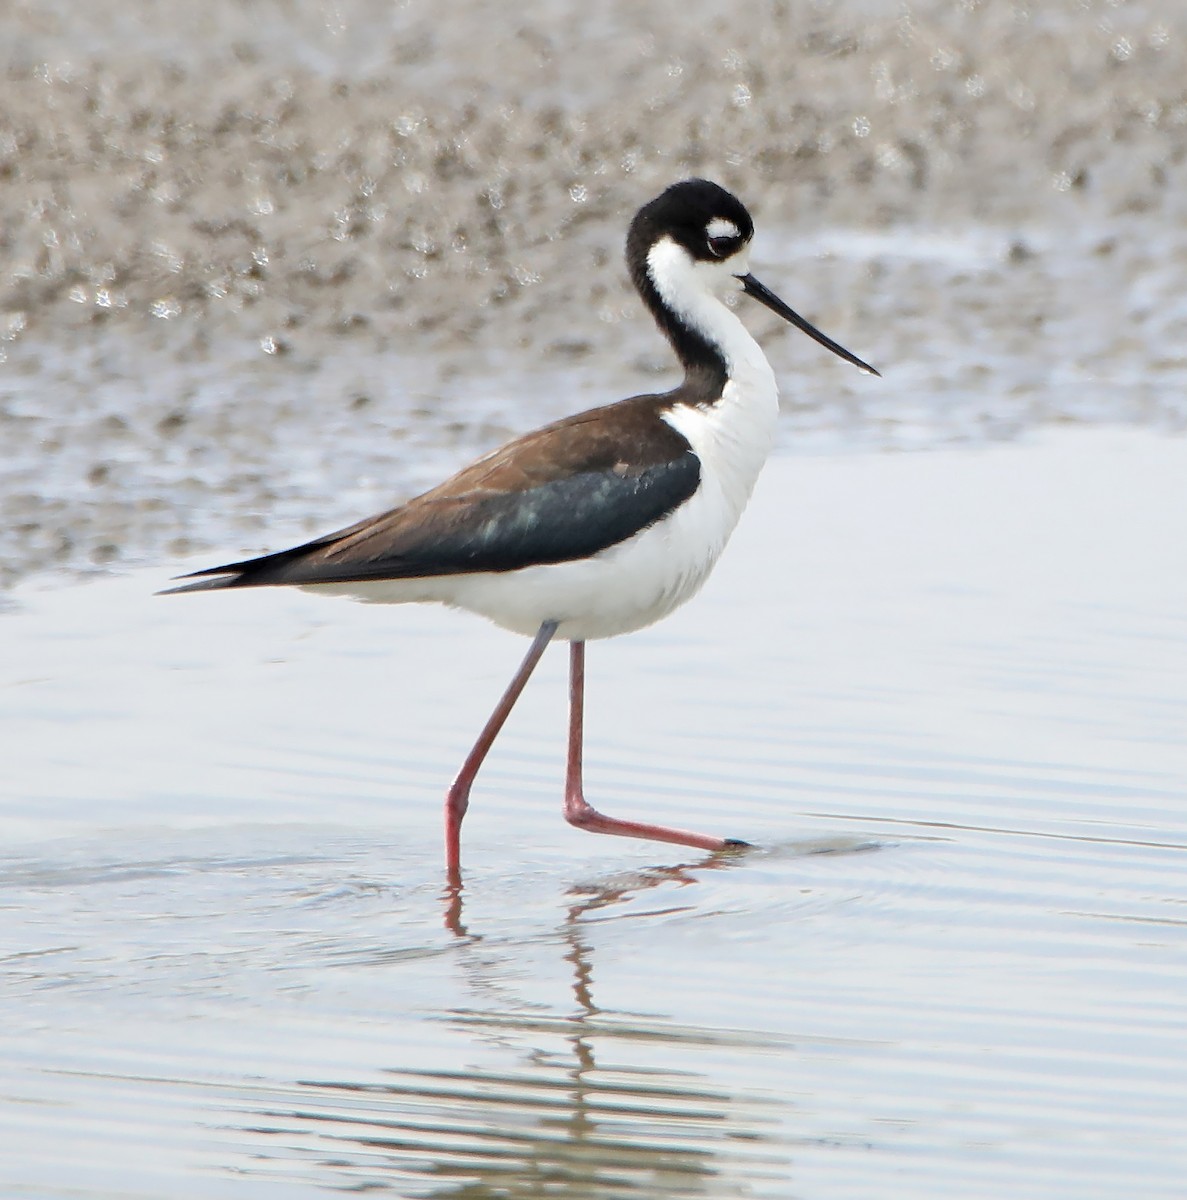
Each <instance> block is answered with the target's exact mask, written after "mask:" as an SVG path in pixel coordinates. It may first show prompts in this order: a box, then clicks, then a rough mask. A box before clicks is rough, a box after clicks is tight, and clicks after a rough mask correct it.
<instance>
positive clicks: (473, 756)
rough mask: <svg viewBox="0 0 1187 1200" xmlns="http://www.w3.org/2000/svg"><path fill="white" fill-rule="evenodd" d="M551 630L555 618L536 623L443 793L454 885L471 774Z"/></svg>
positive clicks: (448, 863)
mask: <svg viewBox="0 0 1187 1200" xmlns="http://www.w3.org/2000/svg"><path fill="white" fill-rule="evenodd" d="M554 633H556V622H555V621H545V622H544V624H543V625H541V626H540V632H539V633H537V634H536V638H535V641H533V642H532V644H531V647H530V648H529V649H528V652H527V654H526V655H524V660H523V662H522V663H520V665H519V670H518V671H516V672H515V677H514V678H513V679H512V680H511V682H510V683H509V684H508V685H507V690H506V691H505V692H504V693H503V696H502V698H501V699H500V700H499V702H498V704H496V705H495V711H494V712H493V713H491V715H490V719H489V720H488V721H487V723H486V725H485V726H483V729H482V732H481V733H480V734H479V735H478V741H476V742H475V743H474V748H473V749H472V750H471V751H470V753H469V754H468V755H466V761H465V762H464V763H462V769H461V770H460V771H459V772H458V773H457V778H456V779H455V780H454V781H453V783H452V784H451V785H450V788H449V791H448V792H446V794H445V870H446V872H447V874H448V876H449V882H450V883H451V884H453V885H455V886H456V885H457V884H460V883H461V878H462V845H461V837H462V818H463V817H464V816H465V815H466V809H467V808H469V807H470V788H471V787H473V785H474V777H475V776H476V775H477V774H478V769H479V767H481V766H482V763H483V760H484V759H485V758H486V756H487V754H488V753H489V751H490V748H491V746H492V745H494V741H495V738H497V737H498V736H499V730H500V729H502V728H503V724H504V722H505V721H506V720H507V718H508V716H510V714H511V710H512V709H513V708H514V707H515V702H516V700H518V699H519V694H520V692H522V691H523V689H524V686H525V685H526V684H527V681H528V678H529V677H530V676H531V674H532V672H533V671H534V670H535V669H536V664H537V663H538V662H539V661H540V655H542V654H543V653H544V649H545V647H546V646H547V645H548V643H549V642H550V641H551V640H552V635H553V634H554Z"/></svg>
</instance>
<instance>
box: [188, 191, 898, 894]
mask: <svg viewBox="0 0 1187 1200" xmlns="http://www.w3.org/2000/svg"><path fill="white" fill-rule="evenodd" d="M753 236H754V222H753V220H752V218H751V216H750V213H749V212H748V211H747V209H746V207H745V206H744V205H743V204H742V202H741V201H740V200H738V199H737V198H736V197H735V196H734V195H733V194H731V193H730V192H728V191H727V190H726V189H725V188H723V187H721V186H720V185H718V184H716V183H714V182H711V181H709V180H705V179H688V180H683V181H681V182H678V183H674V184H672V185H671V186H669V187H668V188H667V189H666V190H664V191H663V192H662V193H661V194H660V195H659V196H657V197H655V198H654V199H652V200H650V201H649V202H648V203H646V204H644V205H643V206H642V207H641V208H640V209H639V210H638V212H637V213H636V214H635V216H634V218H633V220H632V221H631V223H630V227H629V231H628V234H627V239H626V262H627V267H628V270H629V272H630V278H631V281H632V283H633V284H634V287H635V290H636V291H637V292H638V294H639V296H640V298H641V299H642V301H643V304H644V305H645V307H646V308H647V310H648V311H649V312H650V314H651V316H652V318H653V319H654V320H655V323H656V325H657V326H658V327H659V329H660V331H661V332H662V333H663V334H664V336H665V337H666V338H667V340H668V342H669V343H670V345H671V347H672V350H673V351H674V352H675V355H676V358H677V359H678V360H679V363H680V366H681V367H682V368H683V371H684V378H683V380H682V381H681V382H680V383H679V384H678V385H677V386H676V387H674V388H672V389H671V390H669V391H665V392H659V393H647V394H643V395H638V396H632V397H630V398H628V399H625V400H619V401H617V402H616V403H612V404H607V405H604V406H602V407H598V408H592V409H589V410H587V411H584V412H579V413H577V414H575V415H573V416H568V417H564V418H562V419H560V420H557V421H554V422H552V423H551V424H548V425H544V426H543V427H541V428H539V429H536V430H535V431H533V432H530V433H526V434H524V435H522V436H520V437H517V438H515V439H514V440H512V441H510V442H508V443H507V444H506V445H504V446H502V447H500V448H498V449H496V450H493V451H492V452H490V453H488V454H486V455H485V456H483V457H482V458H479V459H478V460H477V461H476V462H474V463H472V464H471V465H470V466H468V467H465V468H464V469H462V470H461V471H459V472H458V473H457V474H455V475H453V476H452V477H451V478H449V479H447V480H446V481H445V482H444V483H441V484H439V485H438V486H437V487H434V488H432V489H431V490H429V491H427V492H424V493H423V494H421V495H419V496H416V497H414V498H413V499H411V500H409V501H407V502H406V503H404V504H401V505H399V506H398V507H396V508H393V509H390V510H389V511H387V512H384V513H381V514H379V515H378V516H373V517H369V518H367V519H365V520H362V521H359V522H358V523H357V524H354V525H351V526H349V527H347V528H345V529H340V530H338V531H337V532H334V533H330V534H327V535H325V536H323V537H318V538H315V539H314V540H312V541H308V542H305V543H303V544H302V545H299V546H294V547H292V548H290V549H287V550H280V551H278V552H276V553H272V554H265V555H263V556H261V557H258V558H249V559H245V560H243V561H241V562H232V563H226V564H224V565H222V566H217V567H208V568H205V569H203V570H200V571H195V572H192V573H191V574H188V575H184V576H179V577H178V579H180V580H194V581H195V582H190V583H184V584H183V585H182V586H180V587H174V588H169V589H167V591H168V592H170V593H175V592H197V591H210V590H220V589H225V588H253V587H272V586H296V587H300V588H303V589H308V590H309V591H313V592H319V593H330V594H336V595H342V594H345V595H350V596H353V597H355V598H357V599H363V600H370V601H380V602H385V603H393V604H403V603H415V602H420V603H425V602H427V603H438V604H444V605H447V606H449V607H452V608H457V609H463V610H467V611H469V612H471V613H476V614H478V615H480V616H483V617H486V618H488V619H489V620H490V621H492V622H494V624H496V625H498V626H500V627H501V628H503V629H507V630H509V631H511V632H513V633H517V634H520V635H523V636H525V637H529V638H531V639H532V641H531V645H530V646H529V648H528V651H527V654H526V655H525V656H524V659H523V661H522V662H521V664H520V666H519V668H518V670H517V671H516V672H515V674H514V676H513V677H512V679H511V682H510V683H509V684H508V685H507V688H506V690H505V691H504V692H503V694H502V696H501V697H500V699H499V701H498V703H497V704H496V705H495V708H494V710H493V711H492V713H491V715H490V717H489V719H488V720H487V722H486V724H485V726H484V727H483V728H482V731H481V733H480V734H479V736H478V739H477V740H476V741H475V743H474V745H473V747H472V749H471V750H470V752H469V754H468V755H467V756H466V758H465V760H464V761H463V763H462V765H461V768H460V770H459V771H458V773H457V775H456V777H455V778H454V780H453V783H452V784H451V785H450V787H449V789H448V791H447V792H446V797H445V865H446V873H447V877H448V879H449V880H450V882H451V883H453V884H454V885H457V886H460V883H461V827H462V820H463V818H464V817H465V815H466V811H467V809H468V807H469V803H470V794H471V790H472V788H473V784H474V781H475V778H476V776H477V775H478V772H479V769H480V767H481V766H482V764H483V761H484V760H485V759H486V757H487V754H488V753H489V751H490V749H491V746H492V745H493V744H494V741H495V739H496V737H497V736H498V734H499V731H500V730H501V729H502V727H503V725H504V723H505V721H506V720H507V717H508V715H509V714H510V712H511V710H512V708H513V707H514V705H515V702H516V701H517V700H518V698H519V696H520V694H521V693H522V691H523V689H524V687H525V686H526V684H527V682H528V679H529V677H530V676H531V674H532V672H533V670H534V669H535V667H536V665H537V663H538V662H539V661H540V658H541V656H542V655H543V653H544V651H545V649H546V648H547V646H548V645H549V643H550V642H552V641H553V640H554V639H557V640H563V641H567V642H568V643H569V730H568V748H567V756H566V759H567V760H566V771H565V789H564V816H565V819H566V820H567V821H568V822H569V823H570V824H571V825H573V826H576V827H577V828H579V829H584V830H589V831H591V832H595V833H603V834H615V835H620V836H624V837H631V838H642V839H646V840H650V841H656V842H666V843H672V844H675V845H682V846H691V847H694V848H697V849H700V850H705V851H711V852H713V851H722V850H726V849H729V848H732V847H745V846H747V845H748V843H747V842H745V841H743V840H741V839H738V838H726V837H719V836H717V835H710V834H701V833H694V832H692V831H689V830H685V829H676V828H669V827H667V826H663V825H655V824H650V823H646V822H642V821H633V820H624V819H620V818H615V817H610V816H606V815H604V814H603V813H601V812H599V811H598V810H597V809H595V808H594V807H593V806H592V805H591V804H589V802H588V801H587V800H586V798H585V794H584V785H583V762H582V759H583V749H584V733H583V728H584V707H585V705H584V696H585V647H586V643H587V642H590V641H596V640H599V639H602V638H608V637H616V636H619V635H621V634H627V633H632V632H634V631H636V630H639V629H642V628H644V627H646V626H648V625H651V624H652V623H654V622H656V621H658V620H660V619H661V618H663V617H666V616H667V615H668V614H670V613H671V612H672V611H673V610H674V609H676V608H677V607H679V606H680V605H682V604H683V603H685V601H687V600H688V599H690V598H691V597H692V596H693V595H694V594H695V593H696V592H697V591H698V590H699V589H700V587H701V585H702V584H703V583H704V582H705V580H706V578H707V577H708V576H709V573H710V572H711V571H712V569H713V567H714V565H715V564H716V562H717V560H718V558H719V556H720V554H721V552H722V550H723V549H724V547H725V545H726V542H727V541H728V539H729V537H730V535H731V534H732V532H733V530H734V527H735V526H736V524H737V522H738V519H739V517H740V516H741V515H742V510H743V509H744V508H745V507H746V503H747V501H748V500H749V498H750V494H751V491H752V489H753V487H754V484H755V481H756V480H757V478H758V475H759V472H760V470H761V468H762V466H763V463H764V462H765V460H766V458H767V456H768V455H769V453H770V451H771V448H772V445H773V442H774V438H775V430H776V422H777V418H778V412H779V396H778V388H777V385H776V381H775V375H774V371H773V370H772V368H771V366H770V364H769V363H768V361H767V359H766V356H765V355H764V354H763V351H762V349H761V348H760V346H759V344H758V342H757V341H755V339H754V338H753V337H752V336H751V334H750V333H749V332H748V331H747V329H746V326H745V325H744V324H743V322H742V320H741V319H740V318H739V316H738V315H737V314H736V313H735V312H734V311H733V308H732V307H731V305H730V304H729V303H727V299H730V298H732V297H734V296H736V295H737V294H738V293H741V294H744V295H746V296H749V297H751V298H753V299H755V300H757V301H758V302H759V303H760V304H762V305H764V306H765V307H766V308H768V309H770V310H771V311H772V312H774V313H776V314H777V315H778V316H780V317H782V318H783V319H784V320H785V321H787V322H789V323H790V324H792V325H793V326H795V327H796V328H798V329H800V330H802V331H803V332H804V333H806V334H807V335H808V336H809V337H811V338H813V339H814V340H815V341H817V342H819V343H820V344H821V345H822V346H824V347H826V348H827V349H829V350H831V351H832V352H833V353H834V354H836V355H837V356H839V357H840V358H842V359H844V360H845V361H846V362H849V363H851V364H853V365H854V366H856V367H858V368H859V369H860V370H861V371H863V372H864V373H866V374H868V375H878V374H879V372H877V371H876V370H875V369H874V368H873V367H871V366H870V365H869V364H868V363H866V362H863V361H862V360H861V359H860V358H858V357H856V355H853V354H851V353H850V352H849V351H848V350H846V349H845V348H844V347H842V346H840V345H838V344H837V343H836V342H834V341H833V340H832V339H831V338H828V337H826V336H825V335H824V334H823V333H821V332H820V331H819V330H818V329H816V328H815V326H813V325H811V324H810V323H809V322H808V321H806V320H805V319H804V318H803V317H801V316H800V315H799V314H798V313H796V312H795V311H793V310H792V309H791V308H790V307H788V305H787V304H785V303H784V302H783V301H782V300H781V299H779V297H778V296H776V295H775V293H774V292H772V291H770V290H769V289H768V288H767V287H765V286H764V285H763V284H762V283H760V282H759V281H758V279H756V278H755V276H754V275H753V274H751V273H750V245H751V240H752V238H753Z"/></svg>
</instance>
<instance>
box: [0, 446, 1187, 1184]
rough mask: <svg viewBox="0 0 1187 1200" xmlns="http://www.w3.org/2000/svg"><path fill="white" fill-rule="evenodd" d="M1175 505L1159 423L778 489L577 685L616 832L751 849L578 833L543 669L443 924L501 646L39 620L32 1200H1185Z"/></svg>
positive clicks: (594, 769)
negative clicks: (471, 769)
mask: <svg viewBox="0 0 1187 1200" xmlns="http://www.w3.org/2000/svg"><path fill="white" fill-rule="evenodd" d="M1105 480H1107V481H1108V482H1107V483H1105V482H1104V481H1105ZM1185 501H1187V443H1184V442H1183V441H1182V440H1181V439H1165V438H1163V437H1159V436H1156V435H1152V434H1148V433H1122V432H1117V431H1105V430H1102V431H1095V432H1065V433H1063V434H1059V435H1053V434H1052V435H1046V436H1044V437H1042V438H1036V439H1034V440H1032V441H1028V442H1027V443H1026V444H1022V445H1015V446H1004V447H996V448H990V449H957V450H948V451H935V452H933V453H930V454H925V455H898V456H887V455H881V456H870V455H849V456H821V457H818V458H801V459H795V458H783V459H779V460H776V461H775V462H773V463H772V464H771V466H770V467H769V469H768V470H767V472H766V474H765V475H764V478H763V481H762V484H761V485H760V488H759V492H758V494H757V496H756V498H755V501H754V504H753V507H752V510H751V511H750V513H749V514H748V518H747V521H746V522H745V524H744V527H743V529H742V530H741V531H740V532H739V534H738V536H737V539H736V541H735V543H734V544H733V546H732V547H731V549H730V550H729V552H728V554H727V557H726V559H725V561H724V562H723V563H722V565H721V569H720V570H719V571H718V572H717V574H716V575H715V576H714V578H713V580H712V581H711V582H710V584H709V586H708V587H707V588H706V591H705V593H704V595H703V596H702V597H701V598H699V600H698V601H697V602H696V603H694V604H691V605H689V606H687V607H686V609H684V610H682V611H681V612H680V613H678V614H677V615H675V616H674V617H673V618H671V619H670V620H669V621H667V622H666V623H664V624H662V625H661V626H659V627H657V628H655V629H654V630H649V631H646V632H644V633H641V634H638V635H636V636H634V637H631V638H629V639H623V640H622V641H621V642H611V643H605V644H597V645H595V646H594V647H592V648H591V653H590V696H589V715H588V721H589V728H588V734H587V736H588V762H589V767H588V770H589V780H588V785H589V788H590V792H591V795H593V796H594V797H596V800H597V802H598V803H599V804H601V805H602V806H603V807H604V808H605V809H606V810H607V811H610V812H612V813H622V814H634V815H638V816H641V817H642V816H645V817H647V818H652V819H657V820H661V821H670V822H678V823H682V824H685V825H688V826H691V827H694V828H704V829H706V830H711V831H719V832H721V833H724V834H728V835H730V836H735V837H743V838H746V839H748V840H751V841H753V842H755V843H756V844H757V848H756V849H754V850H752V851H749V852H747V853H744V854H738V855H735V856H722V857H717V858H714V857H699V856H696V855H689V854H685V853H683V852H681V851H680V850H678V849H673V848H668V847H657V846H654V845H646V844H642V843H631V842H624V841H620V840H618V839H603V838H594V837H591V836H590V835H587V834H581V833H579V832H577V831H575V830H572V829H570V828H569V827H568V826H566V825H565V824H564V823H563V821H562V820H561V819H560V815H559V796H560V783H561V767H562V747H563V732H564V679H563V668H564V656H563V655H562V654H560V653H556V652H554V653H553V654H552V655H549V656H547V657H546V659H545V662H544V664H543V665H542V668H541V671H540V673H539V676H538V678H537V679H535V680H533V683H532V685H531V687H530V688H529V689H528V691H527V693H526V694H525V696H524V698H523V701H522V702H521V707H520V709H518V710H517V711H516V713H515V714H514V715H513V718H512V720H511V722H510V724H509V726H508V728H507V730H506V731H505V733H504V736H503V739H502V740H501V742H500V743H499V745H498V747H497V749H496V752H495V754H494V755H493V756H492V759H491V762H490V764H489V766H488V769H487V770H486V771H485V772H484V774H483V775H482V777H481V779H480V784H479V787H478V788H477V790H476V794H475V799H474V804H473V807H472V810H471V814H470V816H469V817H468V819H467V824H466V828H465V836H464V854H465V865H466V875H465V888H464V891H463V892H462V894H461V897H460V899H458V898H455V897H451V896H450V895H448V894H447V893H446V892H445V889H444V887H443V874H442V862H441V857H442V856H441V846H440V800H441V795H442V788H443V785H444V784H445V783H446V782H447V780H448V779H449V778H450V776H451V773H452V771H453V770H454V769H455V768H456V765H457V763H458V762H459V760H460V758H461V756H462V755H463V754H464V751H465V749H466V747H467V745H468V741H469V739H470V738H471V737H472V736H473V734H474V732H475V731H476V729H477V727H478V726H479V725H480V724H481V721H482V719H483V717H484V715H485V712H486V710H487V708H488V707H489V705H490V704H491V703H492V702H493V699H494V697H495V696H496V695H497V694H498V692H499V691H500V689H501V687H502V685H503V683H504V681H505V678H506V677H507V675H508V674H509V673H510V671H511V670H512V668H513V665H514V663H515V661H516V659H517V656H518V654H519V652H520V647H519V645H517V643H516V642H515V640H514V639H511V638H509V637H508V636H507V635H505V634H502V633H500V632H498V631H496V630H492V629H488V628H487V627H485V626H484V625H482V624H481V623H479V622H477V621H475V620H473V619H472V618H467V617H464V616H461V615H456V614H449V613H444V612H435V611H428V610H419V609H409V610H403V609H385V608H379V607H368V606H360V605H354V604H352V603H350V602H348V601H325V600H320V599H319V598H316V597H307V596H303V595H287V594H284V593H280V594H276V595H268V594H253V595H247V596H239V595H228V596H198V597H170V598H167V599H166V598H160V597H154V596H152V595H151V592H152V589H153V588H154V587H155V586H157V585H159V584H161V583H163V582H164V575H163V574H162V573H150V572H139V573H136V574H132V575H130V576H126V577H123V578H119V579H110V580H100V581H96V582H92V583H88V584H85V585H75V586H72V587H62V586H60V585H52V584H40V585H36V584H31V585H28V586H27V587H25V588H22V589H19V590H18V592H17V594H16V602H17V608H16V610H15V611H11V612H10V613H9V614H8V615H7V616H6V617H5V618H4V634H5V639H6V640H5V645H6V650H5V655H4V679H3V691H2V693H0V695H2V696H3V698H4V714H3V727H4V729H5V731H6V751H5V758H6V770H5V777H6V783H5V789H6V794H7V796H8V799H7V801H6V803H5V808H4V818H3V823H4V841H5V845H6V850H5V854H4V858H3V863H2V866H0V895H2V896H3V900H2V903H3V907H4V923H3V924H4V931H5V932H4V942H5V947H6V949H5V959H4V970H5V985H4V990H5V1012H6V1019H5V1022H4V1027H3V1032H2V1034H0V1061H2V1063H3V1069H2V1072H0V1074H2V1075H3V1078H4V1081H5V1082H4V1084H3V1088H2V1089H0V1108H2V1109H3V1114H2V1118H0V1128H3V1129H4V1131H5V1132H4V1135H3V1136H4V1140H5V1143H6V1147H5V1154H4V1156H3V1165H0V1180H2V1181H3V1186H4V1191H5V1194H8V1195H19V1196H24V1195H34V1196H65V1195H71V1196H74V1195H84V1196H158V1195H169V1196H182V1195H195V1196H206V1195H245V1196H246V1195H253V1196H254V1195H259V1194H277V1195H284V1196H305V1195H310V1196H312V1195H315V1194H317V1193H319V1192H322V1191H324V1190H326V1189H331V1190H343V1189H345V1190H364V1189H371V1190H379V1191H387V1192H390V1193H391V1194H395V1195H400V1196H451V1195H456V1196H491V1197H495V1196H531V1195H544V1194H547V1195H564V1196H580V1197H587V1196H588V1197H603V1196H633V1195H638V1196H649V1197H657V1196H689V1195H707V1196H738V1195H755V1196H771V1197H791V1196H838V1197H839V1196H858V1195H878V1196H886V1197H900V1196H901V1197H904V1198H906V1197H911V1198H912V1200H917V1198H919V1197H931V1196H934V1197H949V1196H952V1195H961V1196H978V1197H980V1196H984V1197H990V1196H1001V1195H1003V1194H1009V1195H1017V1196H1036V1197H1037V1196H1042V1197H1050V1196H1068V1197H1072V1196H1075V1197H1085V1196H1100V1197H1104V1196H1123V1195H1132V1194H1135V1188H1139V1189H1140V1194H1141V1195H1143V1196H1167V1197H1170V1196H1178V1195H1181V1194H1182V1178H1183V1172H1184V1169H1185V1168H1187V1156H1185V1153H1184V1149H1183V1139H1182V1114H1183V1112H1184V1109H1185V1106H1187V1062H1185V1060H1184V1055H1183V1050H1182V1047H1183V1045H1184V1038H1185V1036H1187V1016H1185V1013H1184V1004H1183V996H1184V994H1185V988H1187V936H1185V931H1187V923H1185V920H1184V912H1185V909H1184V906H1185V905H1187V883H1185V882H1184V880H1185V879H1187V872H1185V870H1184V864H1185V862H1187V837H1185V836H1184V829H1183V817H1182V811H1183V802H1184V796H1185V794H1187V753H1185V752H1184V749H1183V731H1184V728H1185V724H1187V722H1185V717H1187V637H1185V636H1184V635H1185V633H1187V628H1185V618H1184V615H1183V614H1184V611H1185V609H1184V605H1183V600H1184V598H1185V597H1184V591H1185V587H1184V581H1185V580H1187V571H1185V568H1187V561H1185V555H1187V550H1185V547H1187V536H1185V535H1187V528H1185V522H1187V503H1185ZM64 1144H68V1147H69V1149H68V1152H63V1145H64ZM1138 1181H1140V1184H1139V1182H1138Z"/></svg>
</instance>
